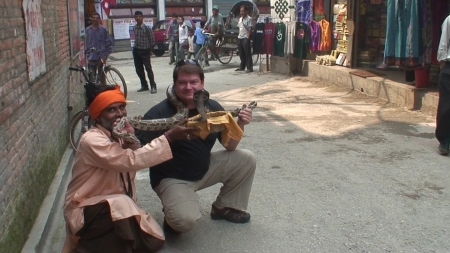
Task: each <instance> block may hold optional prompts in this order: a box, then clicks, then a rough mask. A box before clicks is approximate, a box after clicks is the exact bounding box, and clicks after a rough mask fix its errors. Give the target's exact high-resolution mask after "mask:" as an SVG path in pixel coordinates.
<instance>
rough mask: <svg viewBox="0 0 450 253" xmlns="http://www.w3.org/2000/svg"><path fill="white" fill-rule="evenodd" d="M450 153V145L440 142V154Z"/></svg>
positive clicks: (446, 154)
mask: <svg viewBox="0 0 450 253" xmlns="http://www.w3.org/2000/svg"><path fill="white" fill-rule="evenodd" d="M449 153H450V149H449V145H448V144H447V145H444V144H439V154H440V155H443V156H448V154H449Z"/></svg>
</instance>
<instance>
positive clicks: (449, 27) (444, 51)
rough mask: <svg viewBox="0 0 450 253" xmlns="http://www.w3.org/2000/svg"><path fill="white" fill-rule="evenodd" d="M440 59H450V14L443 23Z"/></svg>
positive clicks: (439, 49) (438, 57)
mask: <svg viewBox="0 0 450 253" xmlns="http://www.w3.org/2000/svg"><path fill="white" fill-rule="evenodd" d="M437 60H438V61H440V62H441V61H450V15H449V16H448V17H447V18H446V19H445V20H444V23H442V34H441V42H439V47H438V52H437Z"/></svg>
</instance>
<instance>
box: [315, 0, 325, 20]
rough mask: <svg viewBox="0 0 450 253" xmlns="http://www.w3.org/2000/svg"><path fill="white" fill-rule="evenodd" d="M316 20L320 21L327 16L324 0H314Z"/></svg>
mask: <svg viewBox="0 0 450 253" xmlns="http://www.w3.org/2000/svg"><path fill="white" fill-rule="evenodd" d="M313 10H314V20H315V21H320V20H322V19H324V18H325V7H324V0H314V2H313Z"/></svg>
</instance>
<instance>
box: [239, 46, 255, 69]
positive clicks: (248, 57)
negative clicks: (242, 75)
mask: <svg viewBox="0 0 450 253" xmlns="http://www.w3.org/2000/svg"><path fill="white" fill-rule="evenodd" d="M238 50H239V58H241V65H240V66H239V68H240V69H245V67H246V66H247V70H253V61H252V50H251V43H250V40H249V39H239V42H238Z"/></svg>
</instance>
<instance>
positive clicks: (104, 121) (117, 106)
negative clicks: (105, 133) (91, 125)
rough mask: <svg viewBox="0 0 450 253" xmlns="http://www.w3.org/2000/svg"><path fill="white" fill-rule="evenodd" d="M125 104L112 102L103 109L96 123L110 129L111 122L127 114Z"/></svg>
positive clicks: (111, 126)
mask: <svg viewBox="0 0 450 253" xmlns="http://www.w3.org/2000/svg"><path fill="white" fill-rule="evenodd" d="M125 107H126V105H125V104H124V103H114V104H111V105H110V106H108V107H107V108H106V109H105V110H103V112H102V114H100V117H98V119H97V123H100V125H101V126H102V127H104V128H105V129H106V130H109V131H112V128H113V123H114V122H115V121H116V120H117V119H120V118H122V117H125V116H127V110H126V108H125Z"/></svg>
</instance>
